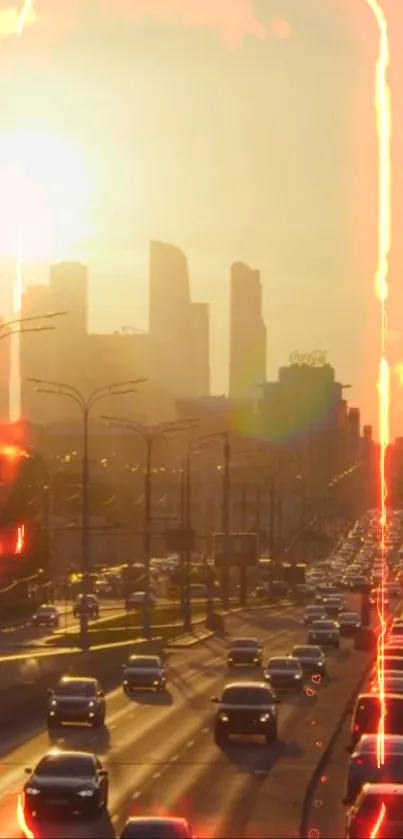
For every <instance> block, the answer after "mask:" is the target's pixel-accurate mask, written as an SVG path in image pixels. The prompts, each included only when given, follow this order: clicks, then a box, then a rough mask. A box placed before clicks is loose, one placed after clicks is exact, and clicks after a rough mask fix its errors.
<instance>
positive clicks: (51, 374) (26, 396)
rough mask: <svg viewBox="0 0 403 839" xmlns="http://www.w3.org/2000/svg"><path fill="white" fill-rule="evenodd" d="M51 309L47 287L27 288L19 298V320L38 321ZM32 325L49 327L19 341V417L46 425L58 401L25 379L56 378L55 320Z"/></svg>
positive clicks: (52, 416) (55, 412)
mask: <svg viewBox="0 0 403 839" xmlns="http://www.w3.org/2000/svg"><path fill="white" fill-rule="evenodd" d="M52 310H53V307H52V302H51V293H50V288H49V286H48V285H33V286H28V288H27V290H26V291H25V292H24V294H23V296H22V306H21V317H22V318H40V316H41V315H45V314H47V313H49V312H51V311H52ZM35 326H39V327H41V326H46V327H50V326H51V327H52V329H45V330H44V331H43V332H27V333H26V335H23V336H21V338H20V377H21V416H22V417H23V418H24V419H26V420H28V421H29V422H33V423H40V422H50V421H51V420H52V419H54V418H55V417H56V416H57V412H58V405H57V403H58V400H57V399H53V398H50V397H47V396H45V395H44V394H42V393H38V391H37V390H35V387H33V385H32V384H30V383H29V382H28V381H27V380H28V379H30V378H35V379H45V380H46V379H47V380H51V381H53V380H54V379H55V378H56V379H57V377H58V368H57V358H56V356H55V332H56V329H57V328H58V323H57V321H56V320H55V321H52V322H51V321H47V320H43V321H41V320H38V321H37V322H35Z"/></svg>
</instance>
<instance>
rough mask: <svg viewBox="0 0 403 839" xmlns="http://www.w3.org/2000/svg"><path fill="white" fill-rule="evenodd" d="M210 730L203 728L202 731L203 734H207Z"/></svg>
mask: <svg viewBox="0 0 403 839" xmlns="http://www.w3.org/2000/svg"><path fill="white" fill-rule="evenodd" d="M208 730H209V729H208V728H202V730H201V731H202V734H207V732H208Z"/></svg>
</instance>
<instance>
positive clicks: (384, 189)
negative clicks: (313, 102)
mask: <svg viewBox="0 0 403 839" xmlns="http://www.w3.org/2000/svg"><path fill="white" fill-rule="evenodd" d="M366 3H367V5H368V6H369V8H370V9H371V11H372V13H373V15H374V17H375V20H376V23H377V26H378V30H379V55H378V60H377V64H376V85H375V107H376V117H377V134H378V155H379V159H378V193H379V204H378V266H377V270H376V275H375V288H376V294H377V297H378V298H379V300H380V303H381V353H380V355H381V358H380V366H379V382H378V394H379V433H380V441H379V442H380V464H379V465H380V495H381V499H380V500H381V515H380V525H381V559H382V579H381V583H380V586H379V590H378V615H379V621H380V631H379V637H378V655H377V679H378V687H379V700H380V719H379V729H378V742H377V760H378V766H381V765H382V764H384V762H385V736H384V735H385V713H386V708H385V680H384V646H385V627H386V623H385V597H384V592H385V581H386V576H387V569H386V550H385V548H386V545H385V537H386V528H387V509H386V503H387V497H388V487H387V479H386V472H385V462H386V452H387V448H388V445H389V403H390V371H389V364H388V360H387V355H386V333H387V312H386V304H387V299H388V273H389V252H390V246H391V177H392V156H391V145H392V142H391V141H392V120H391V96H390V88H389V84H388V69H389V65H390V46H389V36H388V22H387V19H386V15H385V13H384V11H383V9H382V6H381V5H380V3H379V2H378V0H366ZM383 817H384V811H381V814H380V816H379V819H380V820H381V821H382V819H383ZM376 828H377V830H379V826H378V823H377V825H376ZM375 835H376V834H375Z"/></svg>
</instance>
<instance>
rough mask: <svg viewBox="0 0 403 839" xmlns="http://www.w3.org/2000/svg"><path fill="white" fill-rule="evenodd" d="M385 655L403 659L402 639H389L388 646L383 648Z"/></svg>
mask: <svg viewBox="0 0 403 839" xmlns="http://www.w3.org/2000/svg"><path fill="white" fill-rule="evenodd" d="M383 654H384V655H386V656H396V655H397V656H398V658H403V643H402V639H398V638H389V640H388V642H387V644H385V646H384V648H383Z"/></svg>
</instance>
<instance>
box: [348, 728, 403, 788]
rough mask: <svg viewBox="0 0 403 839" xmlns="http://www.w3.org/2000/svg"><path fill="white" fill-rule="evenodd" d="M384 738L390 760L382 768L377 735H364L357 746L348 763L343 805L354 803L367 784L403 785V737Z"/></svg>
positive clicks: (386, 752) (393, 735)
mask: <svg viewBox="0 0 403 839" xmlns="http://www.w3.org/2000/svg"><path fill="white" fill-rule="evenodd" d="M384 738H385V739H384V747H385V754H386V755H387V760H386V761H385V763H381V764H380V765H379V766H378V741H379V737H378V735H377V734H364V736H363V737H361V740H360V741H359V743H357V745H356V747H355V749H354V752H353V754H352V755H351V758H350V762H349V767H348V772H347V789H346V797H345V799H344V804H353V803H354V801H355V800H356V798H357V795H358V794H359V792H360V791H361V789H362V787H363V786H364V784H366V783H372V784H373V783H382V782H383V781H387V782H388V783H394V784H401V783H402V782H403V737H402V736H400V735H395V734H385V735H384Z"/></svg>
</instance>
